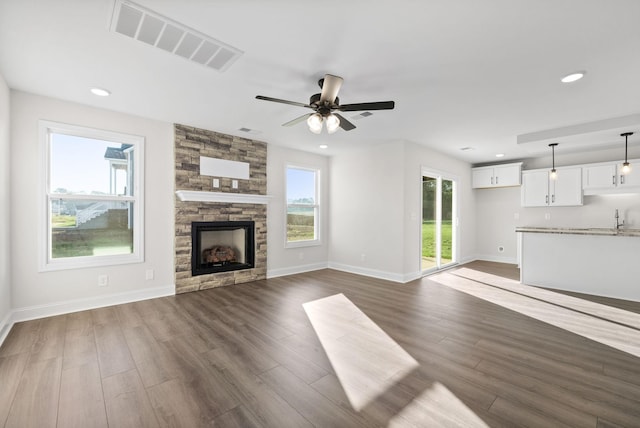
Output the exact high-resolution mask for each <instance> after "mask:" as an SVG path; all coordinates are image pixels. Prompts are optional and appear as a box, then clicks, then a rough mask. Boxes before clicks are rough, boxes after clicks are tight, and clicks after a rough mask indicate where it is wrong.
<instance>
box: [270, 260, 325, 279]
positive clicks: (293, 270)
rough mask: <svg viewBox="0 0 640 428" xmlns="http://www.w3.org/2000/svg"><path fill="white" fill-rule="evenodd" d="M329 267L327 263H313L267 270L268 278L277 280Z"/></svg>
mask: <svg viewBox="0 0 640 428" xmlns="http://www.w3.org/2000/svg"><path fill="white" fill-rule="evenodd" d="M328 267H329V265H328V264H327V263H313V264H309V265H301V266H292V267H288V268H280V269H271V270H267V279H268V278H277V277H279V276H287V275H295V274H297V273H304V272H311V271H314V270H320V269H326V268H328Z"/></svg>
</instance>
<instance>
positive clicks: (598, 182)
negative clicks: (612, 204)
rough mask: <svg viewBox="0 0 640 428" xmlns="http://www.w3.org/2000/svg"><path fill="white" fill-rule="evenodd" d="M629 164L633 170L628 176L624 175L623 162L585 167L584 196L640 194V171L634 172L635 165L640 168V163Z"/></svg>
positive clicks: (583, 174) (583, 178)
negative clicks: (630, 192) (631, 192)
mask: <svg viewBox="0 0 640 428" xmlns="http://www.w3.org/2000/svg"><path fill="white" fill-rule="evenodd" d="M629 163H631V167H632V170H631V172H630V173H629V174H626V175H624V174H622V162H606V163H598V164H590V165H584V166H583V167H582V184H583V189H584V194H585V195H597V194H606V193H624V192H627V191H634V192H640V171H634V170H633V166H634V164H635V165H636V166H637V167H640V161H639V160H630V161H629ZM636 169H637V168H636Z"/></svg>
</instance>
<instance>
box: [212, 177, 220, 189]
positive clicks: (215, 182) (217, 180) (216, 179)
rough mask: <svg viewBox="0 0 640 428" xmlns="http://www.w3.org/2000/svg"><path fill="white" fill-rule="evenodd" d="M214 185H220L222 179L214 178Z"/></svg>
mask: <svg viewBox="0 0 640 428" xmlns="http://www.w3.org/2000/svg"><path fill="white" fill-rule="evenodd" d="M213 187H220V179H219V178H214V179H213Z"/></svg>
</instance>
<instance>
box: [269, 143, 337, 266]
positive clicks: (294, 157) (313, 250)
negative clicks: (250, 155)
mask: <svg viewBox="0 0 640 428" xmlns="http://www.w3.org/2000/svg"><path fill="white" fill-rule="evenodd" d="M289 164H291V165H295V166H301V167H308V168H314V169H319V170H320V183H319V184H320V189H319V190H320V227H319V229H320V242H321V245H318V246H310V247H300V248H285V240H286V232H285V224H286V195H285V190H286V189H285V185H286V180H285V169H286V166H287V165H289ZM329 174H330V171H329V158H328V157H326V156H321V155H316V154H312V153H307V152H302V151H299V150H293V149H289V148H284V147H279V146H274V145H273V144H269V146H268V150H267V194H268V195H270V196H271V197H272V198H271V199H270V201H269V204H268V205H267V276H268V277H275V276H281V275H289V274H292V273H297V272H304V271H309V270H315V269H321V268H325V267H327V257H328V248H329V245H328V239H329V232H328V225H329V223H330V221H329Z"/></svg>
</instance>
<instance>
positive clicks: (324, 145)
mask: <svg viewBox="0 0 640 428" xmlns="http://www.w3.org/2000/svg"><path fill="white" fill-rule="evenodd" d="M318 147H320V148H321V149H328V148H329V146H327V145H326V144H320V145H319V146H318Z"/></svg>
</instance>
